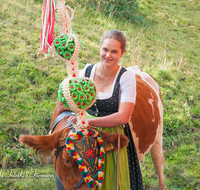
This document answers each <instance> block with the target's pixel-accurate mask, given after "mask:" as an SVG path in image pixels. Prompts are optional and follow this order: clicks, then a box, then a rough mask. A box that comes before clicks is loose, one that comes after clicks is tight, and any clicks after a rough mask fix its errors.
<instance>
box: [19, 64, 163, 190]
mask: <svg viewBox="0 0 200 190" xmlns="http://www.w3.org/2000/svg"><path fill="white" fill-rule="evenodd" d="M130 69H133V70H134V72H135V73H136V84H137V86H136V90H137V96H136V105H135V107H134V111H133V114H132V117H131V119H130V122H129V123H130V126H131V133H132V136H133V139H134V142H135V146H136V150H137V154H138V158H139V160H141V159H142V158H143V157H144V155H145V154H146V153H147V152H149V151H151V157H152V161H153V163H154V166H155V169H156V172H157V175H158V179H159V189H167V188H166V185H165V181H164V176H163V167H164V156H163V149H162V134H163V106H162V101H161V96H160V90H159V86H158V84H157V83H156V81H155V80H154V79H153V78H152V77H151V76H149V75H148V74H146V73H145V72H142V71H141V70H139V69H137V67H136V68H130ZM65 111H67V108H66V107H65V106H64V104H63V103H61V102H60V101H58V102H57V105H56V108H55V110H54V113H53V117H52V122H51V126H52V125H53V123H54V121H55V120H56V118H57V117H58V116H59V115H60V114H62V113H63V112H65ZM69 117H70V114H67V115H66V116H64V117H63V119H62V120H60V121H59V122H58V123H57V125H56V126H55V129H54V132H53V133H52V134H51V135H44V136H28V135H22V136H20V142H21V143H23V144H26V145H28V146H29V147H34V148H35V149H36V151H37V152H39V153H43V154H45V155H49V154H50V153H51V152H52V151H53V160H54V168H55V170H56V174H57V175H58V177H59V178H60V180H61V182H62V183H63V185H64V187H65V189H67V190H72V189H74V188H75V186H76V185H77V184H78V183H79V181H80V180H81V179H82V175H81V172H80V170H79V168H78V167H79V166H78V165H77V163H76V161H75V160H74V159H73V157H72V156H71V154H70V153H69V151H68V149H67V148H63V149H62V151H61V152H60V153H59V154H58V155H57V159H56V156H55V151H57V150H60V149H59V148H60V147H65V144H66V139H67V137H68V135H69V133H70V128H69V127H67V128H65V126H67V122H68V119H69ZM88 127H89V126H88ZM63 128H64V129H63ZM89 128H90V129H91V127H89ZM101 134H102V139H103V141H104V144H105V151H116V149H117V139H118V136H117V134H109V133H105V132H103V133H101ZM126 145H127V138H126V137H125V136H121V148H123V147H124V146H126ZM88 146H89V145H88ZM80 149H81V148H80ZM89 149H90V151H94V149H95V147H93V148H91V147H90V148H89ZM86 152H88V151H86ZM88 154H89V152H88ZM86 155H87V154H86ZM86 160H87V158H86ZM79 189H80V190H86V189H87V190H88V189H89V187H88V186H87V185H86V182H83V183H82V184H81V185H80V186H79Z"/></svg>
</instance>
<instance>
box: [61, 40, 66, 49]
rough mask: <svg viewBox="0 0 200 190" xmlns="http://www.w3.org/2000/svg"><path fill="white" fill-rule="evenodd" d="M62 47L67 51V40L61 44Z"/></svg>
mask: <svg viewBox="0 0 200 190" xmlns="http://www.w3.org/2000/svg"><path fill="white" fill-rule="evenodd" d="M60 46H61V47H63V48H64V49H65V50H66V47H65V46H66V40H63V41H61V42H60Z"/></svg>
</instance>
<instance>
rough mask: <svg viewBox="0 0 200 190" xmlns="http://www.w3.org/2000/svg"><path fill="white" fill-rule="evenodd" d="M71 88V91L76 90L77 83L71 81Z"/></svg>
mask: <svg viewBox="0 0 200 190" xmlns="http://www.w3.org/2000/svg"><path fill="white" fill-rule="evenodd" d="M69 90H70V92H72V91H76V90H77V87H76V84H75V83H70V84H69Z"/></svg>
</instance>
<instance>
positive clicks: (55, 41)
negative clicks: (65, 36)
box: [53, 38, 60, 47]
mask: <svg viewBox="0 0 200 190" xmlns="http://www.w3.org/2000/svg"><path fill="white" fill-rule="evenodd" d="M53 43H54V46H55V47H58V46H59V45H60V40H59V38H55V40H54V41H53Z"/></svg>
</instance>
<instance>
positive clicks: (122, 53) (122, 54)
mask: <svg viewBox="0 0 200 190" xmlns="http://www.w3.org/2000/svg"><path fill="white" fill-rule="evenodd" d="M125 52H126V49H125V50H124V51H123V52H122V55H121V57H122V56H123V55H124V53H125Z"/></svg>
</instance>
